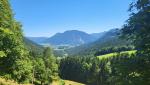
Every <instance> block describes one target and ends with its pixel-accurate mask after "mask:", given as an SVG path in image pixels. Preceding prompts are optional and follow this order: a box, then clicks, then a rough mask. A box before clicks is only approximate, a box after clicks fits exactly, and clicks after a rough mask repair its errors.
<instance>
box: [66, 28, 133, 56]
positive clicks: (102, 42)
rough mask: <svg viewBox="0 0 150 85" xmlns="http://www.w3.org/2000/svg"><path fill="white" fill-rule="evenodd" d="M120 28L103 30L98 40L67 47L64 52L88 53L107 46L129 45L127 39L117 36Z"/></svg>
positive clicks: (72, 53)
mask: <svg viewBox="0 0 150 85" xmlns="http://www.w3.org/2000/svg"><path fill="white" fill-rule="evenodd" d="M119 33H120V30H119V29H112V30H109V31H107V32H105V33H104V34H103V35H102V36H101V37H100V38H99V39H98V40H96V41H94V42H91V43H88V44H84V45H81V46H77V47H74V48H70V49H67V50H66V52H67V53H68V54H71V55H89V54H94V52H96V51H98V50H100V49H102V48H107V47H122V46H128V45H131V43H130V42H129V41H126V40H122V39H120V38H119V35H118V34H119Z"/></svg>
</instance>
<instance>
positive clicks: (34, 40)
mask: <svg viewBox="0 0 150 85" xmlns="http://www.w3.org/2000/svg"><path fill="white" fill-rule="evenodd" d="M27 38H28V39H29V40H31V41H33V42H35V43H37V44H42V43H43V42H44V41H45V40H46V39H48V38H47V37H27Z"/></svg>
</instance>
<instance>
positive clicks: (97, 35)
mask: <svg viewBox="0 0 150 85" xmlns="http://www.w3.org/2000/svg"><path fill="white" fill-rule="evenodd" d="M105 33H106V31H104V32H100V33H92V34H90V35H92V36H93V37H95V38H97V39H99V38H101V37H102V36H103V35H105Z"/></svg>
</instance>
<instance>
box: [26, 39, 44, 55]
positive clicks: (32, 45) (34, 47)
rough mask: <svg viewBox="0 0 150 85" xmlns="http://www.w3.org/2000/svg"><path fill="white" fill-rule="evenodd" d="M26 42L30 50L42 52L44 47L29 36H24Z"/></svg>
mask: <svg viewBox="0 0 150 85" xmlns="http://www.w3.org/2000/svg"><path fill="white" fill-rule="evenodd" d="M24 43H25V46H26V47H27V49H28V50H30V51H32V52H35V53H38V54H41V53H42V52H43V50H44V48H43V47H42V46H41V45H38V44H37V43H35V42H33V41H31V40H29V39H28V38H26V37H24Z"/></svg>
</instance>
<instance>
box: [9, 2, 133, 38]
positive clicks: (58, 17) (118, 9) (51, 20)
mask: <svg viewBox="0 0 150 85" xmlns="http://www.w3.org/2000/svg"><path fill="white" fill-rule="evenodd" d="M131 1H132V0H10V3H11V6H12V9H13V12H14V15H15V18H16V19H17V20H18V21H20V22H21V23H22V25H23V32H24V34H25V36H30V37H50V36H52V35H54V34H55V33H58V32H61V33H62V32H64V31H66V30H80V31H84V32H87V33H99V32H103V31H107V30H110V29H112V28H121V27H122V25H123V24H124V23H125V21H126V20H127V19H128V17H129V12H128V11H127V10H128V8H129V4H130V3H131Z"/></svg>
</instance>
